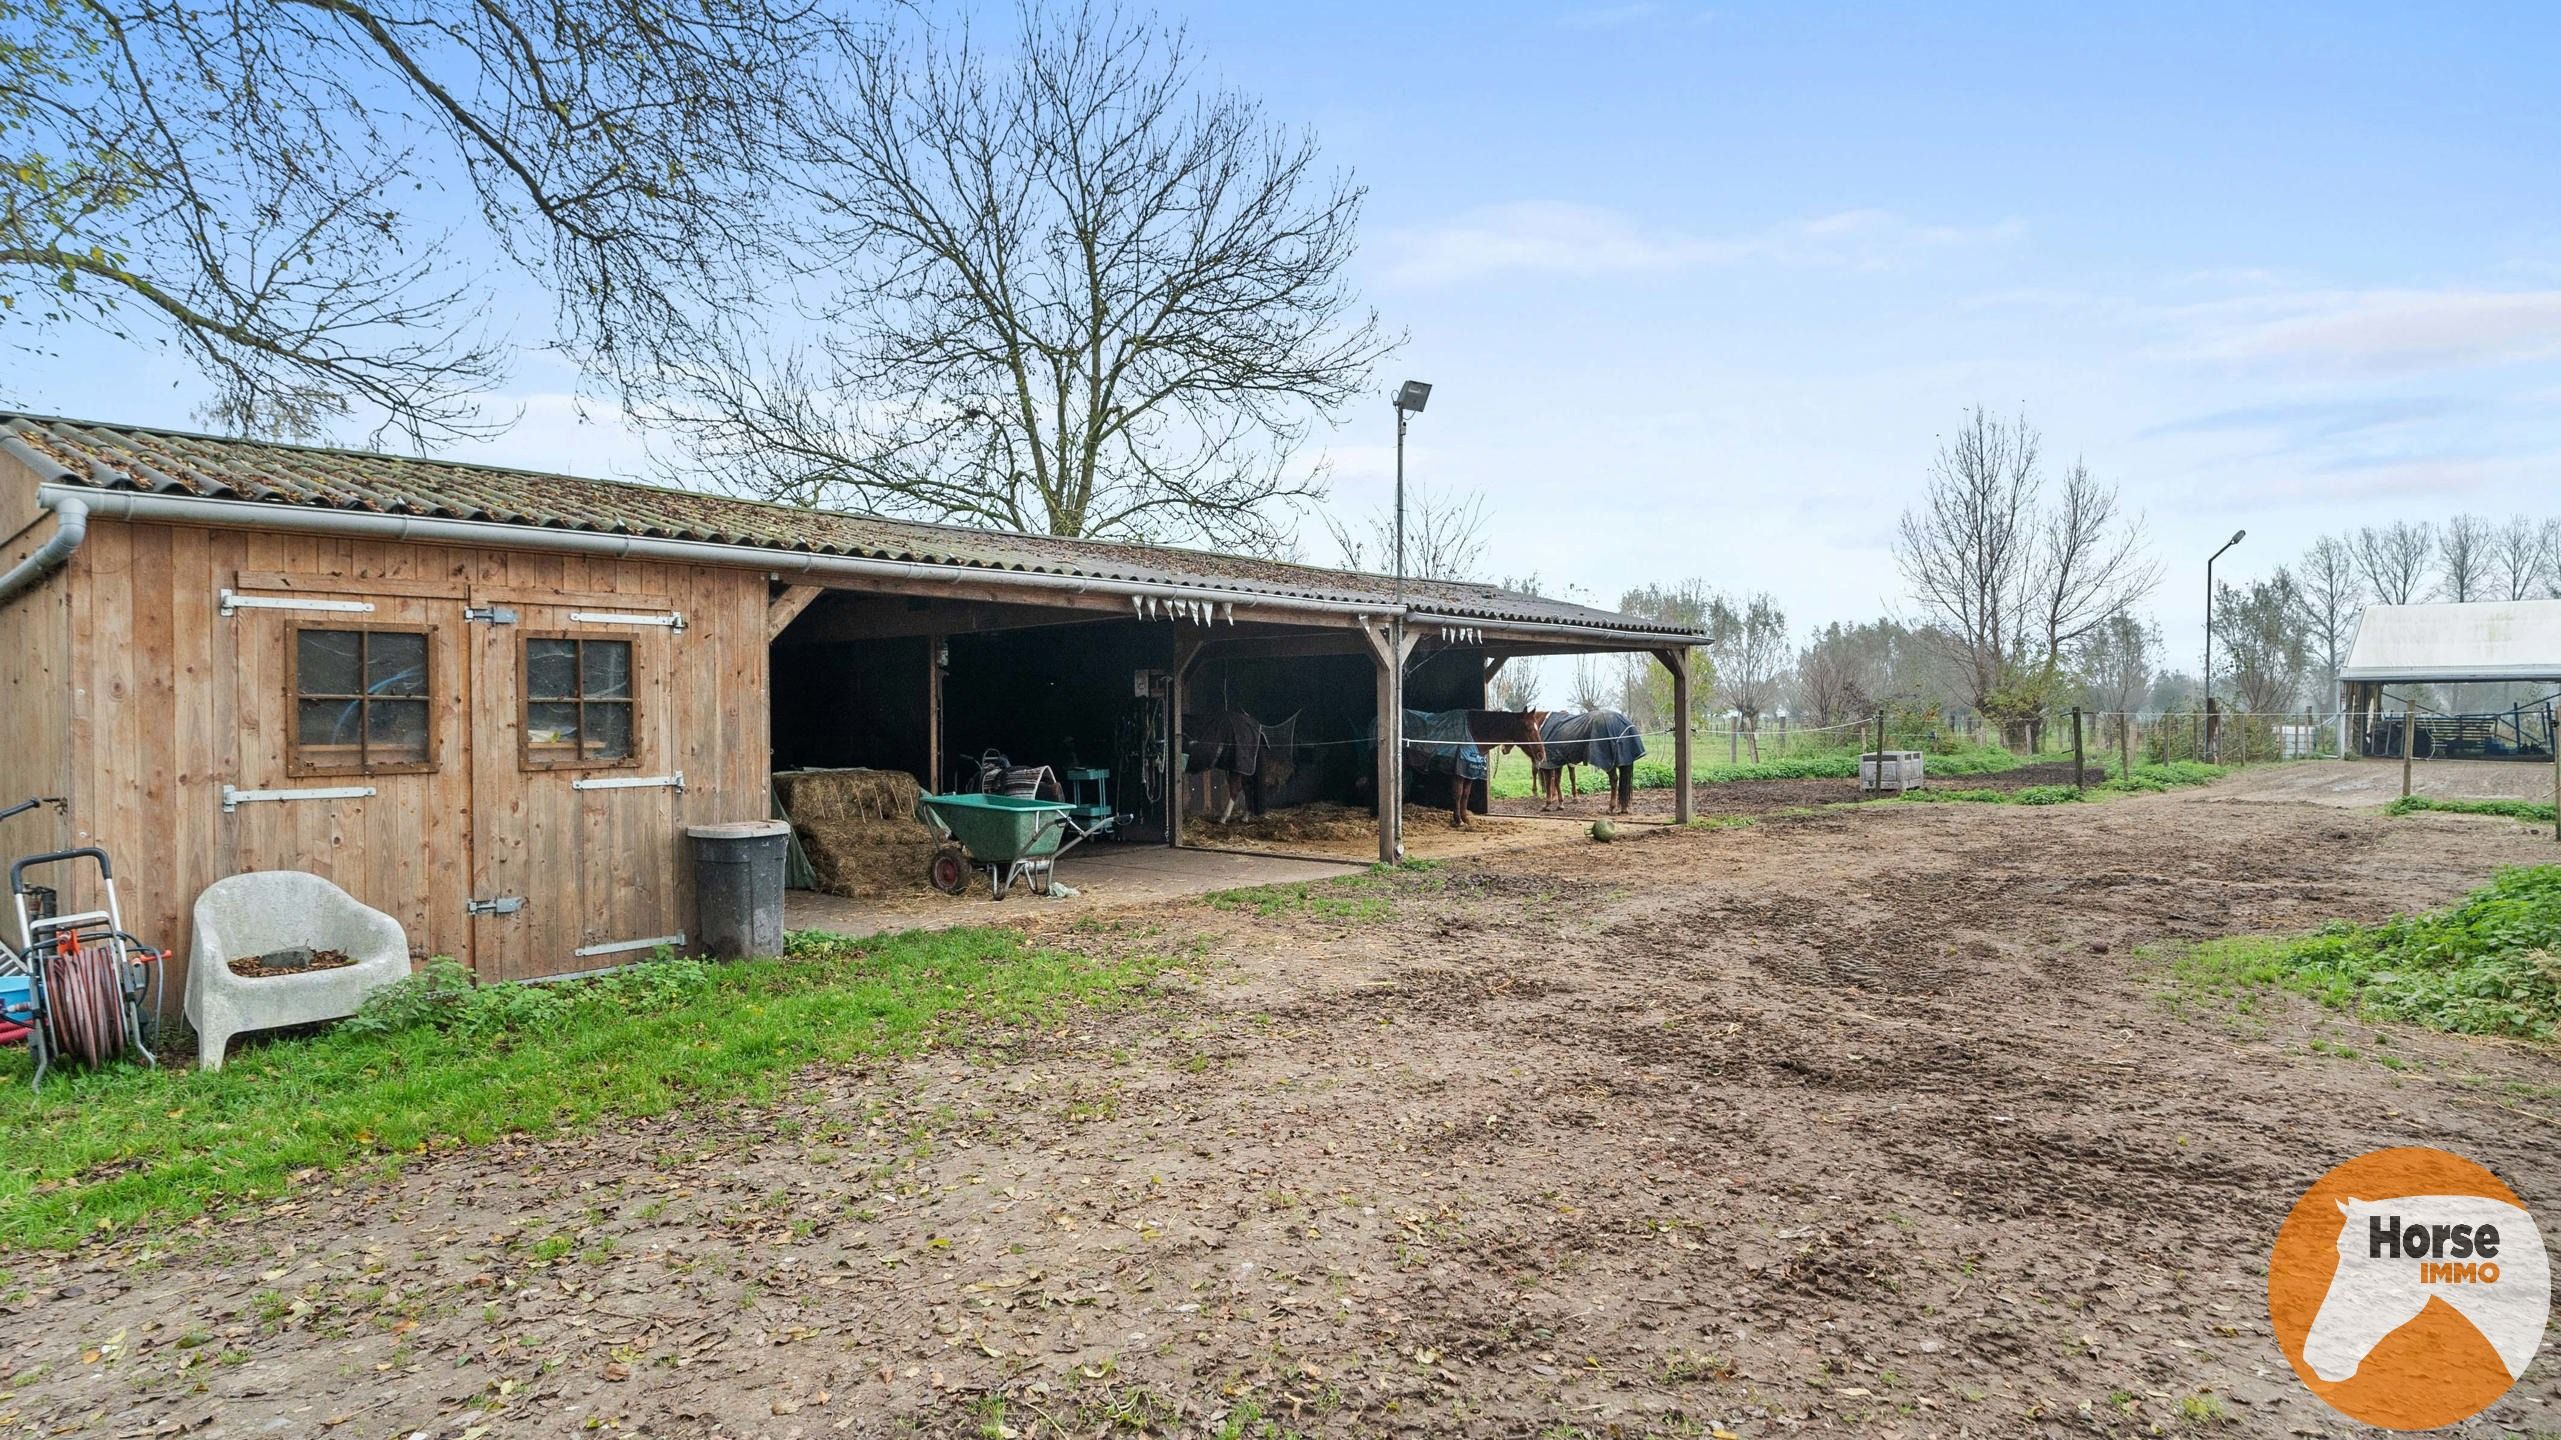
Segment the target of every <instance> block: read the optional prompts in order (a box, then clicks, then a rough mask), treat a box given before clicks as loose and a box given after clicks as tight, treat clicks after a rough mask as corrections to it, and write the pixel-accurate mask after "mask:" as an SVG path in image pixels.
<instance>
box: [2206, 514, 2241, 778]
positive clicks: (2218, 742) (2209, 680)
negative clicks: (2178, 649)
mask: <svg viewBox="0 0 2561 1440" xmlns="http://www.w3.org/2000/svg"><path fill="white" fill-rule="evenodd" d="M2249 533H2250V532H2249V531H2247V530H2235V531H2233V532H2232V538H2231V539H2229V540H2226V541H2224V542H2223V550H2229V549H2231V548H2232V547H2233V546H2235V545H2238V544H2240V543H2241V542H2242V541H2243V540H2244V539H2246V538H2248V536H2249ZM2223 550H2217V551H2215V552H2214V553H2213V554H2211V555H2208V556H2206V557H2205V708H2206V710H2207V711H2208V712H2209V713H2210V712H2212V710H2213V709H2214V562H2215V561H2217V560H2220V559H2222V558H2223ZM2214 758H2215V760H2216V761H2217V762H2220V761H2221V760H2222V759H2223V732H2222V729H2221V727H2220V726H2217V727H2216V728H2215V731H2214Z"/></svg>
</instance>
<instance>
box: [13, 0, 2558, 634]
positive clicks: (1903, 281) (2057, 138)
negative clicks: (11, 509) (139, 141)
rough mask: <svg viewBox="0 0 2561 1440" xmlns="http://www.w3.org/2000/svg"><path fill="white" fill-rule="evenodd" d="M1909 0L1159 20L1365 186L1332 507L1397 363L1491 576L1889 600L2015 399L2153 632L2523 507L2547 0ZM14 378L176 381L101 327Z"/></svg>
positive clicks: (1380, 421) (577, 453)
mask: <svg viewBox="0 0 2561 1440" xmlns="http://www.w3.org/2000/svg"><path fill="white" fill-rule="evenodd" d="M1951 9H1952V7H1943V6H1926V7H1925V6H1909V7H1901V6H1896V7H1883V6H1873V7H1872V6H1825V7H1816V6H1805V5H1772V6H1765V7H1753V6H1741V7H1737V6H1720V7H1716V8H1712V9H1709V8H1699V7H1692V6H1685V5H1678V4H1671V3H1650V0H1634V3H1624V4H1611V3H1601V4H1595V5H1589V6H1579V7H1557V6H1483V5H1470V6H1434V5H1423V4H1408V5H1404V6H1381V5H1378V4H1375V3H1366V4H1361V5H1349V4H1344V5H1305V4H1300V5H1292V6H1288V7H1279V6H1269V5H1243V4H1237V5H1207V6H1199V7H1192V8H1188V9H1184V8H1180V7H1177V9H1176V11H1175V13H1178V14H1180V15H1183V16H1184V17H1186V18H1187V19H1188V22H1189V24H1190V26H1191V30H1192V36H1193V40H1194V43H1195V46H1196V49H1197V51H1198V52H1199V54H1200V56H1201V57H1202V59H1203V60H1204V62H1205V65H1206V67H1207V68H1208V70H1209V71H1210V72H1211V73H1212V74H1213V75H1215V76H1217V77H1219V78H1221V79H1224V80H1225V81H1227V82H1228V83H1231V84H1233V85H1236V86H1238V87H1240V88H1243V89H1245V90H1248V91H1251V92H1253V93H1256V94H1258V95H1260V96H1261V97H1262V98H1263V99H1264V100H1265V101H1266V102H1267V104H1268V106H1269V108H1270V110H1271V113H1272V114H1273V115H1274V116H1275V117H1276V118H1278V119H1281V120H1284V121H1289V122H1292V123H1305V124H1307V125H1310V126H1312V127H1314V129H1315V130H1316V132H1317V133H1318V135H1319V136H1320V138H1321V140H1322V142H1323V144H1324V147H1325V150H1326V153H1327V155H1328V157H1329V158H1330V159H1332V160H1333V161H1335V162H1337V163H1339V164H1341V165H1344V166H1346V167H1349V168H1350V169H1352V170H1353V171H1354V172H1356V174H1357V175H1358V176H1359V178H1360V180H1361V181H1362V182H1363V183H1364V184H1366V185H1367V186H1368V187H1369V189H1370V201H1369V209H1368V215H1367V223H1366V229H1365V239H1364V243H1363V249H1362V255H1361V258H1360V261H1359V276H1358V279H1359V282H1360V284H1361V286H1362V288H1363V290H1364V292H1365V293H1366V295H1367V296H1368V298H1369V299H1370V300H1371V301H1372V302H1373V303H1374V304H1375V305H1377V307H1378V308H1379V309H1380V311H1381V312H1382V314H1383V316H1384V317H1385V318H1386V320H1387V321H1388V323H1389V324H1390V325H1391V326H1393V327H1396V328H1401V329H1403V330H1406V331H1408V332H1410V335H1411V337H1412V338H1411V342H1410V344H1409V345H1408V347H1407V348H1406V350H1405V351H1404V352H1403V353H1402V354H1401V355H1400V356H1398V357H1397V358H1396V359H1394V360H1392V361H1391V362H1389V365H1388V367H1387V369H1386V371H1385V372H1384V373H1382V374H1381V375H1380V377H1379V380H1380V398H1379V400H1378V401H1377V402H1376V403H1375V404H1374V405H1372V406H1369V407H1366V408H1364V409H1363V410H1361V411H1359V412H1357V413H1355V414H1354V415H1353V416H1352V417H1351V419H1350V423H1349V424H1347V426H1346V427H1345V428H1343V429H1342V430H1340V431H1338V432H1336V433H1335V434H1333V435H1331V436H1329V437H1327V439H1326V445H1327V448H1328V450H1329V451H1330V452H1331V454H1332V456H1333V459H1334V462H1335V489H1336V497H1337V504H1338V505H1339V506H1340V507H1341V508H1344V509H1347V510H1360V509H1364V508H1366V507H1368V506H1370V505H1372V504H1375V503H1376V502H1377V501H1378V500H1379V499H1380V498H1381V497H1382V496H1383V495H1384V493H1385V490H1386V484H1387V476H1388V473H1389V470H1388V462H1389V454H1390V451H1389V442H1390V439H1391V437H1392V424H1391V422H1390V419H1389V413H1388V410H1387V407H1386V404H1385V398H1384V397H1385V393H1386V391H1387V390H1388V389H1389V388H1391V387H1392V385H1393V383H1394V382H1395V381H1396V380H1397V379H1399V378H1402V377H1404V376H1407V375H1411V376H1414V377H1417V378H1422V379H1427V380H1430V381H1432V382H1433V383H1434V384H1435V385H1436V386H1437V387H1438V388H1437V389H1436V391H1435V393H1434V396H1433V400H1432V405H1431V409H1430V410H1429V412H1428V413H1426V414H1425V415H1424V416H1422V417H1421V418H1420V419H1419V420H1418V421H1417V422H1416V424H1415V428H1414V434H1413V444H1412V448H1411V450H1410V451H1409V461H1410V465H1411V471H1412V473H1413V474H1414V475H1415V476H1416V477H1418V478H1421V479H1423V480H1426V481H1428V482H1430V483H1433V484H1436V485H1444V486H1451V487H1464V488H1473V489H1477V490H1481V491H1483V492H1484V493H1485V495H1486V497H1487V501H1488V504H1489V507H1490V509H1491V511H1492V513H1493V515H1494V525H1493V542H1494V550H1493V555H1492V560H1491V563H1492V566H1493V568H1495V569H1496V570H1497V571H1499V572H1501V573H1506V574H1524V573H1529V572H1533V571H1534V572H1536V573H1537V574H1538V575H1539V576H1540V577H1541V578H1542V579H1543V580H1544V581H1545V582H1547V583H1549V584H1550V585H1551V586H1556V587H1572V588H1573V589H1574V590H1575V591H1576V592H1577V593H1579V594H1581V595H1583V596H1585V597H1588V598H1593V599H1597V600H1600V601H1603V602H1607V601H1609V600H1611V599H1614V598H1615V596H1616V595H1617V593H1618V591H1619V590H1620V589H1621V588H1622V587H1624V586H1626V585H1628V584H1631V583H1635V582H1639V581H1643V580H1649V579H1657V580H1669V579H1676V578H1680V577H1683V576H1690V575H1696V576H1700V577H1704V578H1705V579H1707V580H1708V581H1710V582H1711V583H1714V584H1717V585H1720V586H1724V587H1727V588H1731V589H1738V590H1761V589H1766V590H1769V591H1771V592H1773V593H1774V594H1776V595H1777V596H1778V598H1779V599H1780V601H1781V602H1782V604H1783V605H1784V606H1785V608H1786V609H1787V610H1788V612H1789V613H1790V615H1791V617H1792V618H1793V619H1795V620H1796V621H1797V622H1798V623H1799V624H1800V626H1803V625H1808V624H1817V623H1821V622H1823V621H1828V620H1835V619H1860V618H1866V617H1871V616H1874V615H1875V614H1877V613H1879V611H1880V610H1884V609H1889V608H1895V607H1898V606H1899V605H1900V604H1901V603H1902V602H1901V588H1902V587H1901V585H1900V582H1899V580H1898V579H1897V577H1896V575H1895V573H1894V568H1893V564H1892V560H1891V554H1890V549H1889V541H1890V536H1891V533H1892V529H1893V524H1894V520H1895V517H1896V516H1897V514H1898V513H1899V512H1900V511H1901V510H1902V509H1903V508H1904V506H1906V505H1907V504H1909V503H1910V502H1911V500H1912V498H1913V496H1914V494H1915V492H1916V489H1917V486H1918V485H1919V483H1920V481H1921V479H1922V477H1923V476H1924V474H1925V471H1926V467H1927V464H1928V461H1929V458H1930V454H1931V451H1932V448H1933V445H1934V437H1935V436H1936V435H1937V434H1938V433H1939V432H1940V431H1941V430H1943V429H1944V428H1945V427H1947V426H1948V425H1949V424H1950V423H1951V422H1953V421H1954V420H1955V418H1956V417H1957V416H1958V414H1959V412H1960V411H1961V410H1962V409H1963V408H1964V407H1966V406H1967V405H1970V404H1973V403H1976V402H1978V401H1979V402H1982V403H1985V404H1988V405H1991V406H1994V407H1995V408H1998V409H2002V410H2014V409H2017V408H2019V407H2021V406H2024V407H2025V408H2026V410H2027V412H2028V413H2029V415H2030V416H2031V418H2032V419H2033V420H2034V422H2035V423H2036V424H2038V425H2039V426H2040V427H2041V428H2042V429H2043V430H2044V431H2045V434H2046V438H2047V443H2048V447H2049V453H2050V454H2052V455H2053V456H2054V458H2056V459H2057V460H2059V461H2068V460H2069V459H2070V458H2071V457H2072V456H2073V455H2075V454H2078V455H2080V456H2082V457H2085V458H2086V459H2087V460H2088V462H2089V463H2090V465H2091V466H2092V468H2093V469H2094V470H2096V471H2097V472H2098V473H2099V474H2100V475H2102V476H2103V477H2105V478H2108V479H2111V480H2114V481H2116V482H2117V483H2119V484H2120V485H2121V486H2122V487H2123V489H2124V492H2125V494H2126V496H2127V499H2128V500H2129V502H2130V503H2131V504H2132V505H2134V506H2135V507H2137V508H2139V509H2141V510H2142V511H2144V512H2145V513H2146V515H2147V517H2148V523H2149V529H2150V532H2151V534H2152V536H2153V537H2154V541H2155V544H2156V545H2157V547H2158V550H2159V553H2160V556H2161V558H2162V560H2163V561H2164V564H2165V572H2166V578H2165V584H2164V588H2163V590H2162V592H2161V593H2160V594H2159V595H2158V596H2157V597H2156V600H2155V604H2154V608H2155V610H2156V611H2157V613H2158V615H2159V616H2160V618H2161V620H2162V622H2163V623H2164V625H2165V626H2167V627H2169V629H2170V633H2171V640H2172V644H2173V647H2174V651H2173V653H2174V654H2175V653H2184V652H2185V651H2188V650H2193V649H2194V648H2195V642H2194V639H2193V637H2194V634H2195V628H2196V624H2197V619H2198V611H2199V608H2200V601H2199V591H2200V590H2201V588H2202V580H2203V575H2202V572H2203V560H2204V556H2205V554H2206V553H2207V552H2208V551H2210V550H2211V549H2212V548H2213V546H2214V545H2215V544H2216V543H2218V542H2219V541H2220V539H2221V538H2222V537H2224V536H2226V535H2228V534H2229V533H2230V532H2231V530H2232V529H2234V528H2235V527H2238V526H2247V527H2248V528H2249V530H2250V532H2251V538H2250V540H2249V542H2248V543H2247V544H2246V545H2245V546H2244V547H2243V548H2242V549H2241V550H2239V551H2237V552H2235V554H2234V555H2232V556H2231V557H2228V558H2227V560H2226V562H2225V563H2226V565H2227V566H2228V567H2229V568H2227V569H2226V570H2225V571H2224V572H2223V573H2224V574H2226V575H2231V576H2234V577H2235V578H2241V577H2246V576H2248V575H2250V574H2253V573H2260V572H2263V571H2264V570H2266V569H2268V568H2272V567H2273V566H2274V565H2276V564H2278V563H2281V562H2284V561H2289V560H2291V559H2292V558H2293V557H2294V555H2295V554H2297V553H2298V552H2299V551H2300V550H2301V548H2302V547H2303V545H2304V544H2305V543H2307V542H2308V541H2310V540H2311V539H2312V538H2313V537H2314V536H2315V535H2317V534H2319V533H2321V532H2322V531H2324V530H2333V529H2338V528H2342V527H2349V526H2354V525H2357V524H2361V523H2370V522H2373V521H2376V520H2382V519H2392V518H2402V517H2409V518H2425V517H2432V516H2441V515H2443V514H2446V513H2450V512H2452V511H2454V510H2464V509H2468V510H2476V511H2480V512H2484V513H2488V514H2493V515H2505V514H2507V513H2510V512H2512V511H2515V510H2519V509H2531V510H2535V511H2538V512H2541V513H2550V512H2552V511H2553V510H2556V509H2561V499H2556V498H2555V497H2556V495H2561V485H2556V484H2555V477H2556V476H2561V436H2557V435H2556V431H2555V427H2554V425H2553V423H2552V420H2551V418H2550V417H2551V416H2552V415H2553V414H2554V413H2555V411H2556V408H2561V185H2556V176H2555V170H2554V161H2555V159H2556V157H2561V135H2556V129H2557V128H2561V124H2556V122H2557V121H2561V100H2556V87H2555V86H2554V84H2553V83H2552V64H2553V61H2554V59H2555V57H2556V56H2561V20H2556V16H2561V11H2556V10H2554V9H2552V8H2550V7H2529V6H2508V7H2502V6H2478V7H2466V8H2463V9H2459V10H2456V9H2446V10H2441V11H2433V12H2429V11H2423V10H2422V9H2421V8H2420V7H2382V6H2371V7H2350V6H2323V7H2308V6H2307V7H2285V6H2275V5H2262V6H2253V7H2248V9H2247V11H2246V13H2240V12H2239V7H2223V6H2170V5H2145V6H2141V7H2126V8H2122V9H2118V10H2114V11H2102V10H2101V9H2100V8H2098V7H2092V6H2051V5H2040V6H2018V7H1993V6H1977V7H1968V8H1966V9H1965V10H1964V11H1963V12H1962V13H1953V14H1952V13H1946V12H1947V11H1949V10H1951ZM535 308H538V307H535ZM13 381H14V384H13V386H12V388H14V389H16V390H18V391H19V392H20V398H21V399H23V400H26V401H28V402H31V403H35V404H39V405H42V406H45V407H47V408H54V409H60V410H63V411H68V412H70V413H75V414H104V415H107V416H110V417H115V418H130V419H134V420H141V421H156V422H165V423H181V424H183V423H186V419H187V409H188V406H189V404H190V403H191V398H190V394H189V382H188V381H187V380H186V378H185V374H184V372H183V371H182V370H178V369H176V368H174V367H172V366H171V365H170V364H169V362H168V361H166V360H165V359H164V358H161V357H159V356H157V355H155V354H149V353H144V352H135V351H123V350H118V349H116V348H115V347H113V346H112V345H110V344H109V343H107V342H105V341H89V340H85V339H84V340H74V341H73V343H71V344H70V345H69V346H68V347H67V349H66V353H65V354H64V357H63V363H62V366H61V368H59V369H58V370H54V371H52V372H51V373H48V374H44V375H38V376H24V375H22V376H18V377H13ZM513 384H514V390H513V393H511V395H510V396H508V397H507V398H506V402H505V403H508V404H511V405H516V406H520V407H522V408H523V410H524V412H525V419H524V420H523V421H522V422H521V423H520V424H519V426H518V427H517V429H516V431H515V432H514V433H512V434H511V435H509V436H507V437H506V438H504V439H502V440H499V441H497V442H494V443H492V444H490V445H487V446H483V447H471V448H468V449H465V450H460V451H457V452H455V453H458V454H468V455H471V456H473V457H474V458H492V459H506V460H511V461H517V462H521V463H526V464H532V465H539V466H546V467H554V468H564V469H574V470H577V471H581V472H584V473H598V472H611V471H614V470H616V469H623V468H637V466H638V464H639V463H640V452H639V448H638V446H637V444H636V443H635V442H634V441H633V440H631V439H630V437H628V436H627V435H624V434H623V433H621V432H620V430H619V428H618V427H616V426H615V425H613V424H612V423H611V420H610V416H609V408H610V407H609V406H590V407H588V408H589V410H590V411H591V413H593V414H595V415H596V416H597V417H598V419H596V420H594V421H590V422H581V421H580V420H579V419H578V418H577V416H576V413H575V411H576V408H577V407H575V406H574V404H573V403H572V401H571V398H570V397H571V395H572V394H573V392H574V390H575V388H576V387H575V377H574V376H573V375H571V374H569V373H568V372H567V371H566V370H565V369H564V368H563V367H562V366H561V365H560V363H559V362H557V361H556V360H552V359H547V358H542V357H533V358H529V359H528V360H527V361H526V362H525V363H524V364H523V365H522V366H521V367H520V368H519V370H518V373H517V375H516V377H515V380H514V382H513ZM1307 534H1308V536H1309V545H1308V550H1309V553H1310V557H1311V558H1316V559H1327V558H1330V547H1329V546H1328V545H1327V543H1326V542H1325V541H1324V540H1323V538H1322V535H1321V532H1320V531H1319V530H1318V529H1317V528H1316V527H1315V526H1314V525H1312V524H1311V525H1310V526H1309V527H1308V530H1307ZM2190 663H2191V664H2192V663H2193V661H2192V660H2191V661H2190Z"/></svg>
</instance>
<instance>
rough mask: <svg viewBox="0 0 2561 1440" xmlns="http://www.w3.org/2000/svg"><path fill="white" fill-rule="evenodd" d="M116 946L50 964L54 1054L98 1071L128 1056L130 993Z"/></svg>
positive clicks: (48, 1014)
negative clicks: (123, 980) (118, 965)
mask: <svg viewBox="0 0 2561 1440" xmlns="http://www.w3.org/2000/svg"><path fill="white" fill-rule="evenodd" d="M119 978H120V977H118V976H117V974H116V956H115V951H114V950H113V948H112V947H109V946H106V945H91V946H88V947H86V948H84V949H81V950H78V951H74V952H71V953H67V954H56V955H54V956H52V957H51V958H49V959H48V960H47V961H46V962H45V967H44V995H45V1038H46V1039H47V1040H48V1041H50V1042H51V1044H52V1047H53V1050H54V1053H55V1054H58V1055H62V1056H65V1057H67V1058H69V1059H72V1060H76V1061H78V1062H79V1063H80V1064H82V1065H86V1066H92V1067H95V1066H98V1065H103V1064H105V1063H106V1062H107V1061H109V1060H112V1059H114V1058H115V1057H116V1056H118V1055H121V1054H123V1053H124V1051H125V1046H126V1043H127V1040H128V1037H127V1036H126V1034H125V1014H124V989H123V986H122V985H121V984H120V983H119Z"/></svg>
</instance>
